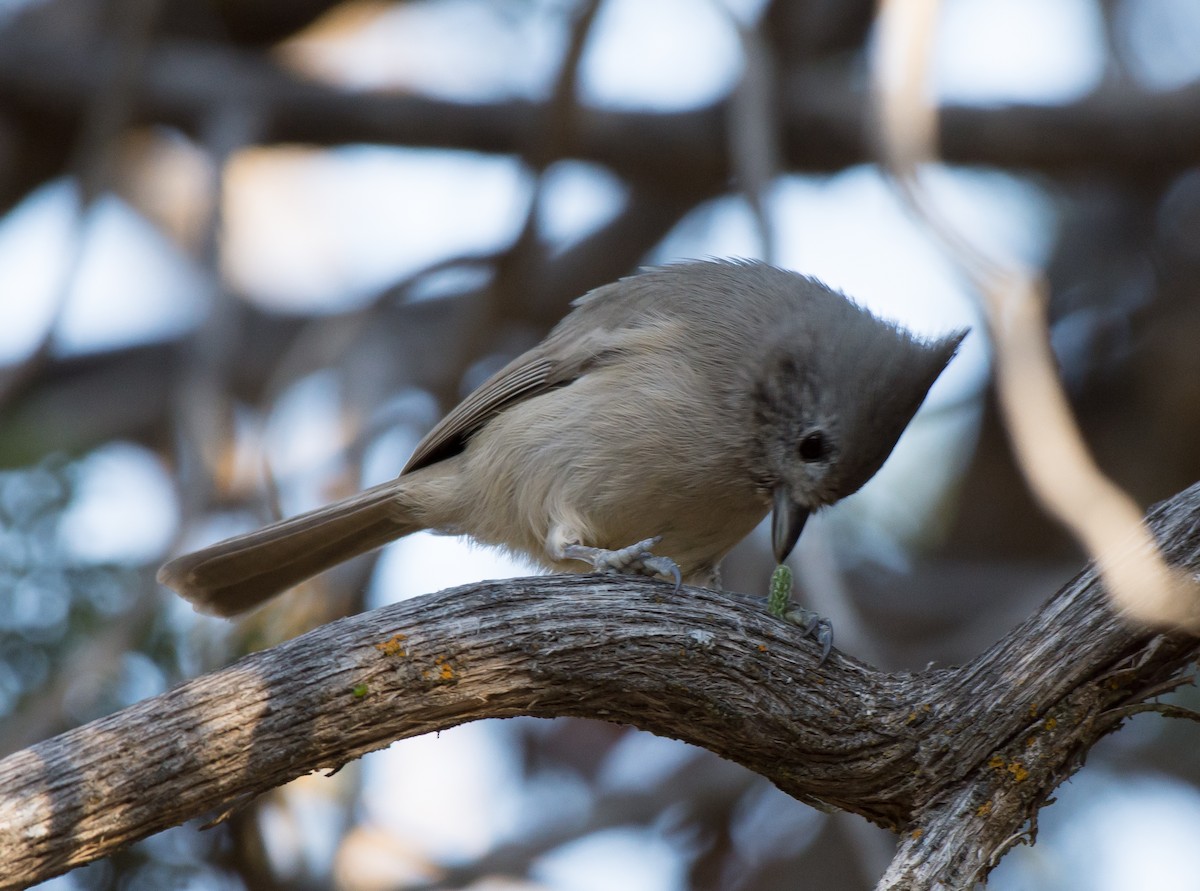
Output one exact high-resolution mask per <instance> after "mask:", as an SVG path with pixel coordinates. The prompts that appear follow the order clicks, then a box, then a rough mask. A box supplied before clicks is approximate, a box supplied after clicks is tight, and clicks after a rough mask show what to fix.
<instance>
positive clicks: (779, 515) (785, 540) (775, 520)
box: [771, 486, 808, 563]
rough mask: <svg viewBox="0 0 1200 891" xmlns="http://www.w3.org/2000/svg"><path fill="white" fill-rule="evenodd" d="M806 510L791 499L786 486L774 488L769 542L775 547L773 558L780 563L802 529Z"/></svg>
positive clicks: (806, 516) (792, 546)
mask: <svg viewBox="0 0 1200 891" xmlns="http://www.w3.org/2000/svg"><path fill="white" fill-rule="evenodd" d="M807 519H808V511H807V510H806V509H805V508H804V507H802V506H801V505H799V504H797V503H796V502H795V501H793V500H792V496H791V494H790V493H789V492H788V490H787V487H786V486H777V487H776V488H775V511H774V515H773V516H772V518H771V544H772V545H774V547H775V559H776V560H777V561H778V562H779V563H782V562H783V561H784V560H786V559H787V557H788V554H790V553H791V552H792V548H794V547H795V546H796V540H797V539H799V538H800V533H801V532H802V531H803V530H804V521H805V520H807Z"/></svg>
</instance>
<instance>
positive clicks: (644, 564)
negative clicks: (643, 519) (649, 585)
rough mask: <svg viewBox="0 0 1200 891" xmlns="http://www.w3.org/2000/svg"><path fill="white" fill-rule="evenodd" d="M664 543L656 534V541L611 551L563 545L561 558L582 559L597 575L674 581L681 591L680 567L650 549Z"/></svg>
mask: <svg viewBox="0 0 1200 891" xmlns="http://www.w3.org/2000/svg"><path fill="white" fill-rule="evenodd" d="M661 540H662V536H661V535H656V536H654V538H647V539H645V540H644V541H639V542H637V543H636V544H631V545H629V546H628V547H625V548H618V549H617V550H615V551H614V550H609V549H608V548H593V547H589V546H587V545H581V544H568V545H563V547H562V556H563V557H564V558H565V559H567V560H582V561H583V562H584V563H590V564H592V568H593V569H595V570H596V572H605V573H612V574H615V573H624V574H635V575H648V576H651V577H653V578H661V579H671V580H672V581H674V582H675V590H676V591H677V592H678V591H679V586H680V585H681V584H682V581H683V580H682V578H681V577H680V574H679V564H677V563H676V562H675V561H674V560H672V559H671V558H670V557H660V556H657V555H655V554H654V552H653V551H651V550H650V549H651V548H652V547H654V546H655V545H656V544H658V543H659V541H661Z"/></svg>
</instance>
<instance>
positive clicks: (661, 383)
mask: <svg viewBox="0 0 1200 891" xmlns="http://www.w3.org/2000/svg"><path fill="white" fill-rule="evenodd" d="M573 307H574V308H573V310H572V312H571V313H570V314H569V315H568V316H567V317H566V318H565V319H563V320H562V322H560V323H559V324H558V326H557V327H555V328H554V330H553V331H551V332H550V334H549V335H547V337H546V338H545V340H543V341H542V342H541V343H540V344H538V345H537V346H535V347H534V348H533V349H531V350H529V351H528V352H526V353H525V354H524V355H521V356H518V357H517V358H516V359H514V360H513V361H512V362H510V363H509V364H508V365H507V366H505V367H504V368H503V369H501V370H500V371H499V372H497V373H496V374H495V375H493V376H492V377H491V378H490V379H488V380H487V381H486V382H484V383H483V384H482V385H481V386H480V387H479V389H477V390H475V391H474V392H473V393H471V394H470V395H469V396H467V398H466V399H464V400H463V401H462V403H460V404H459V405H458V407H457V408H455V409H454V410H453V411H451V412H450V414H448V415H447V416H446V417H445V418H444V419H443V420H442V421H441V422H440V423H439V424H438V425H437V426H436V427H434V428H433V429H432V430H431V431H430V432H429V434H428V435H427V436H426V437H425V438H424V439H423V440H422V441H421V443H420V444H419V445H418V446H417V449H416V452H415V453H414V454H413V456H412V457H411V458H410V459H409V461H408V464H407V465H406V466H405V468H404V470H403V471H402V472H401V474H400V476H399V477H397V478H396V479H394V480H391V481H389V482H386V483H383V484H382V485H378V486H375V487H373V488H371V489H367V490H365V491H363V492H361V493H359V494H358V495H354V496H352V497H350V498H347V499H345V500H343V501H339V502H337V503H335V504H331V505H329V506H328V507H323V508H320V509H318V510H315V511H311V512H309V513H306V514H301V515H300V516H297V517H293V518H291V519H288V520H283V521H281V522H278V523H273V524H272V525H270V526H267V527H265V528H263V529H260V530H258V531H257V532H251V533H249V534H246V535H240V536H237V537H236V538H231V539H228V540H227V541H223V542H219V543H217V544H215V545H212V546H211V547H207V548H204V549H203V550H200V551H196V552H195V553H192V554H187V555H185V556H182V557H179V558H177V559H175V560H172V561H171V562H169V563H167V564H166V565H165V566H163V567H162V568H161V569H160V570H159V573H158V579H159V581H160V582H162V583H163V584H166V585H169V586H170V587H172V588H174V589H175V590H176V591H178V592H179V593H180V594H182V595H183V596H184V597H186V598H187V599H188V600H190V601H191V602H192V603H193V604H194V605H195V606H196V607H197V608H198V609H200V610H201V611H203V612H208V613H214V614H217V615H222V616H231V615H235V614H237V613H240V612H243V611H245V610H248V609H251V608H252V607H254V606H257V605H258V604H260V603H262V602H263V601H264V600H267V599H268V598H271V597H273V596H275V595H276V594H278V593H280V592H281V591H284V590H286V589H288V588H290V587H292V586H293V585H295V584H297V583H299V582H301V581H303V580H304V579H306V578H309V577H310V576H313V575H315V574H317V573H319V572H321V571H323V570H325V569H328V568H329V567H331V566H333V565H335V564H337V563H340V562H342V561H344V560H348V559H350V558H351V557H354V556H357V555H359V554H362V553H365V552H367V551H370V550H372V549H374V548H377V547H379V546H381V545H383V544H385V543H387V542H390V541H392V540H394V539H397V538H400V537H401V536H404V535H408V534H409V533H412V532H416V531H418V530H420V529H432V530H435V531H437V532H443V533H450V534H456V535H457V534H465V535H469V536H471V537H472V538H473V539H475V540H476V541H478V542H481V543H484V544H489V545H498V546H500V547H502V548H504V549H507V550H509V551H513V552H516V553H520V554H524V555H526V556H529V557H532V558H533V559H534V560H536V561H538V562H539V563H541V564H542V565H544V566H545V567H547V568H548V569H551V570H554V571H575V572H581V571H587V570H589V569H591V570H601V571H622V572H640V573H646V574H650V575H659V576H664V577H665V576H672V577H674V578H675V579H676V580H677V582H678V580H679V579H680V578H681V577H682V579H683V580H685V581H687V582H688V583H691V584H699V585H708V586H716V585H718V584H719V566H720V563H721V560H722V558H724V557H725V555H726V554H727V553H728V552H729V551H730V549H731V548H732V547H733V546H734V545H735V544H737V543H738V542H739V541H741V539H742V538H744V537H745V536H746V535H747V534H748V533H749V532H750V531H751V530H752V529H753V528H754V527H755V526H756V525H757V524H758V523H759V521H761V520H762V519H763V517H765V516H766V514H767V512H768V511H769V510H771V509H772V508H773V509H774V521H773V526H772V538H773V544H774V550H775V556H776V558H777V559H778V560H780V561H781V562H782V561H783V560H784V558H786V557H787V555H788V554H789V553H790V552H791V550H792V548H793V546H794V545H795V543H796V540H797V538H798V537H799V535H800V531H801V529H802V528H803V527H804V522H805V520H806V519H807V517H808V515H809V513H811V512H812V511H815V510H817V509H818V508H820V507H823V506H825V505H829V504H833V503H834V502H835V501H837V500H838V499H840V498H844V497H845V496H847V495H849V494H851V493H852V492H855V491H857V490H858V489H859V488H860V487H861V486H862V485H863V483H865V482H866V481H867V480H868V479H870V477H871V476H872V475H873V474H874V473H875V472H876V471H877V470H878V469H879V467H880V466H881V465H882V464H883V462H884V459H885V458H887V456H888V455H889V454H890V453H891V451H892V448H893V447H894V446H895V444H896V440H897V439H899V437H900V434H901V432H902V431H903V430H904V428H905V426H906V425H907V424H908V422H909V421H910V420H911V419H912V416H913V414H914V413H915V412H916V410H917V408H918V406H919V405H920V404H921V402H922V400H923V399H924V398H925V394H926V393H927V392H928V390H929V388H930V386H931V385H932V384H933V382H934V380H935V379H936V378H937V376H938V375H939V374H940V373H941V371H942V369H943V368H944V367H945V366H946V363H948V362H949V361H950V359H951V357H952V356H953V355H954V352H955V350H956V349H957V347H958V344H959V343H960V341H961V340H962V338H963V336H964V335H965V333H966V332H965V331H960V332H956V333H954V334H952V335H950V336H947V337H945V338H942V339H938V340H933V341H923V340H921V339H918V338H916V337H914V336H913V335H912V334H910V333H908V332H907V331H905V330H904V329H902V328H899V327H897V326H896V325H893V324H890V323H888V322H884V321H881V320H880V319H877V318H876V317H874V316H872V315H871V314H870V313H868V312H867V311H866V310H864V309H862V308H861V307H858V306H856V305H855V304H854V303H852V302H850V301H849V300H848V299H847V298H846V297H845V296H843V295H842V294H839V293H837V292H836V291H833V290H830V289H829V288H827V287H825V286H824V285H823V284H821V283H820V282H818V281H816V280H815V279H812V278H808V277H805V276H803V275H800V274H798V273H795V272H790V271H786V270H783V269H778V268H775V267H773V266H769V265H766V264H764V263H758V262H748V261H746V262H742V261H737V262H734V261H722V260H712V261H702V262H688V263H679V264H674V265H669V266H664V267H661V268H657V269H651V270H648V271H645V272H642V273H641V274H639V275H634V276H631V277H629V278H625V279H621V280H620V281H618V282H615V283H613V284H610V285H605V286H604V287H601V288H597V289H596V290H594V291H592V292H590V293H588V294H586V295H585V296H583V297H581V298H579V299H578V300H576V301H575V302H574V304H573Z"/></svg>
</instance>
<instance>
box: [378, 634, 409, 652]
mask: <svg viewBox="0 0 1200 891" xmlns="http://www.w3.org/2000/svg"><path fill="white" fill-rule="evenodd" d="M407 636H408V635H406V634H393V635H392V636H391V638H390V639H388V640H385V641H384V642H383V643H377V644H375V649H377V650H379V652H381V653H383V655H385V656H406V655H408V654H407V653H405V652H404V647H403V646H402V645H401V641H403V640H404V639H405V638H406V637H407Z"/></svg>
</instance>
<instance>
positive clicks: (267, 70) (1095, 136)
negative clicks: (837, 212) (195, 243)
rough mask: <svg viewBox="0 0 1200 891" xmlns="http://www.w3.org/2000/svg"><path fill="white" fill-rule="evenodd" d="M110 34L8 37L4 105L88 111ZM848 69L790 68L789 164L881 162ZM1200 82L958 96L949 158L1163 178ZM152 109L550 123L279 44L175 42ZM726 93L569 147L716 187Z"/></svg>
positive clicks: (723, 156) (285, 123)
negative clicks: (330, 71) (980, 100)
mask: <svg viewBox="0 0 1200 891" xmlns="http://www.w3.org/2000/svg"><path fill="white" fill-rule="evenodd" d="M104 51H105V45H104V42H103V41H102V40H95V39H92V40H88V41H84V42H78V41H77V42H76V43H74V44H73V43H72V42H71V41H69V40H66V39H63V38H62V37H60V36H58V35H47V34H45V33H30V32H29V31H24V32H20V29H18V28H10V29H8V30H7V31H6V32H0V105H3V106H9V107H12V108H17V109H22V110H25V111H26V112H27V113H29V114H30V115H33V116H34V117H35V118H36V120H38V121H40V122H42V125H45V124H46V123H47V122H49V121H59V122H61V121H63V120H64V119H65V120H73V119H75V118H77V117H78V115H79V114H80V111H81V109H82V108H83V107H84V103H85V102H86V101H87V97H88V96H89V95H91V93H92V91H93V89H94V85H95V83H96V77H97V72H98V71H99V70H101V69H100V66H101V65H102V62H103V58H104ZM856 83H857V78H856V77H855V76H854V75H853V73H852V71H851V69H850V68H849V67H847V66H830V67H826V68H812V67H795V68H793V69H792V70H791V71H790V72H789V73H788V74H787V75H786V77H784V78H783V80H782V84H781V88H780V90H779V95H780V96H781V105H782V108H781V118H782V121H783V125H784V132H783V137H784V139H783V150H784V158H783V160H784V162H785V163H786V165H787V166H788V167H789V168H790V169H794V170H823V171H828V170H839V169H842V168H844V167H847V166H850V165H853V164H858V163H864V162H868V161H871V160H873V159H874V157H875V150H874V149H875V147H874V144H873V137H872V135H871V126H870V121H871V120H872V117H871V113H870V104H869V97H868V95H867V93H866V91H865V90H864V89H862V88H860V87H858V86H855V84H856ZM1197 96H1200V87H1188V88H1184V89H1181V90H1176V91H1172V92H1149V91H1142V90H1138V89H1134V88H1132V87H1124V88H1121V89H1109V90H1106V91H1103V92H1099V93H1096V94H1093V95H1091V96H1088V97H1085V98H1083V99H1081V100H1079V101H1078V102H1075V103H1072V104H1069V105H1063V106H1019V105H1010V106H1001V107H977V106H949V107H947V108H945V109H944V110H943V112H942V115H941V133H940V142H941V149H942V157H943V158H944V159H945V160H946V161H948V162H950V163H954V164H981V165H994V166H999V167H1008V168H1024V169H1029V170H1036V171H1041V172H1046V173H1051V174H1062V173H1077V172H1078V171H1079V169H1080V168H1085V169H1086V168H1093V169H1098V170H1103V171H1107V172H1109V173H1111V174H1113V175H1117V176H1120V177H1122V178H1127V177H1128V176H1129V175H1130V165H1131V164H1133V163H1136V164H1137V165H1138V171H1139V175H1141V176H1143V177H1146V178H1158V179H1161V178H1163V177H1165V176H1168V175H1170V174H1171V173H1173V172H1178V171H1180V170H1182V169H1185V168H1186V167H1189V166H1192V165H1194V164H1195V163H1196V162H1197V160H1200V149H1198V148H1197V146H1198V145H1200V112H1198V109H1200V103H1198V102H1197ZM135 100H136V104H135V107H136V109H137V113H138V118H139V119H141V120H145V121H150V122H154V123H161V124H166V125H169V126H175V127H179V128H180V129H182V130H184V131H187V132H192V133H195V132H197V128H198V127H199V126H200V125H201V123H202V122H203V121H206V120H209V119H210V115H211V112H212V109H213V108H214V107H219V106H230V105H235V106H239V107H244V108H247V109H253V110H256V111H258V112H259V113H261V114H262V115H263V117H264V128H263V141H264V142H265V143H289V142H300V143H310V144H315V145H338V144H349V143H355V142H371V143H381V144H388V145H406V146H428V147H436V148H449V149H464V150H469V151H479V152H492V153H504V154H520V153H521V150H522V149H523V148H524V147H526V146H529V145H531V144H535V143H536V142H537V141H538V140H536V139H535V137H536V136H537V134H538V133H540V132H541V129H542V127H543V126H544V124H545V123H546V114H547V113H548V111H547V108H546V107H544V106H543V105H541V104H538V103H533V102H527V101H519V100H517V101H501V102H494V103H482V102H481V103H460V102H450V101H443V100H437V99H430V98H425V97H420V96H413V95H407V94H399V93H381V92H376V93H356V92H351V91H347V90H342V89H338V88H337V87H333V86H329V85H327V84H321V83H317V82H314V81H310V80H306V79H304V78H302V77H299V76H298V75H296V74H294V73H292V72H291V71H289V70H288V69H286V68H284V67H283V66H281V65H279V64H277V63H275V62H274V61H272V60H271V59H270V57H268V56H267V55H265V54H262V53H256V52H252V51H247V50H237V49H230V48H229V47H227V46H219V45H215V44H205V43H199V42H194V41H192V42H185V41H180V40H175V41H163V42H161V43H160V44H159V45H158V46H157V47H156V48H155V49H153V50H152V51H151V52H150V53H149V54H148V56H147V60H146V66H145V77H144V80H143V82H142V84H141V88H140V90H138V91H137V93H136V95H135ZM727 120H728V114H727V110H726V108H725V105H724V103H716V104H713V105H710V106H707V107H703V108H698V109H695V110H690V111H683V112H671V113H658V112H630V111H606V110H600V109H594V108H592V109H585V108H581V109H579V110H578V113H577V115H576V116H575V117H574V118H573V126H572V128H571V133H570V134H569V138H568V139H566V140H564V143H563V145H562V146H561V151H562V157H572V158H580V159H583V160H589V161H594V162H597V163H600V164H604V165H606V166H608V167H609V168H611V169H612V170H614V171H615V172H616V173H617V174H618V175H620V176H622V177H624V178H625V179H628V180H630V181H631V182H640V183H648V184H652V185H653V186H654V187H655V188H656V189H657V190H658V191H660V192H675V193H679V194H682V195H694V194H707V193H711V192H712V191H713V190H714V189H717V188H721V187H723V186H724V185H725V184H726V183H727V182H728V180H729V177H730V175H731V166H730V159H729V157H728V145H729V141H728V138H727V135H726V133H725V127H726V123H725V122H726V121H727Z"/></svg>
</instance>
